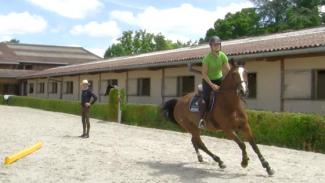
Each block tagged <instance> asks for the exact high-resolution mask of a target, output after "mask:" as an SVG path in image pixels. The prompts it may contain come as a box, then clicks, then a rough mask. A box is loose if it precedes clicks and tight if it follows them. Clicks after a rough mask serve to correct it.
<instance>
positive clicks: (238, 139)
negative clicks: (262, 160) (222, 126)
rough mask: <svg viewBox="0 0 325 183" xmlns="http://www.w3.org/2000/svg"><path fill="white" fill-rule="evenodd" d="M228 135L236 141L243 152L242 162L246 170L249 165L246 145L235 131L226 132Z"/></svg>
mask: <svg viewBox="0 0 325 183" xmlns="http://www.w3.org/2000/svg"><path fill="white" fill-rule="evenodd" d="M226 134H227V135H228V137H229V138H230V139H232V140H234V141H235V142H236V143H237V144H238V146H239V147H240V149H241V151H242V161H241V166H242V167H243V168H246V167H247V165H248V160H249V158H248V156H247V152H246V145H245V143H244V142H243V141H241V140H240V138H239V137H238V135H237V134H236V133H235V132H234V131H226Z"/></svg>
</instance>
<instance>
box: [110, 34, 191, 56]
mask: <svg viewBox="0 0 325 183" xmlns="http://www.w3.org/2000/svg"><path fill="white" fill-rule="evenodd" d="M118 41H119V42H118V43H115V44H113V45H112V46H110V47H109V48H107V50H106V52H105V55H104V58H111V57H116V56H125V55H134V54H141V53H147V52H152V51H159V50H168V49H175V48H180V47H184V46H186V44H184V43H182V42H180V41H177V42H176V43H173V42H172V41H170V40H167V39H166V38H165V36H164V35H162V34H161V33H159V34H157V35H155V34H152V33H147V32H146V31H145V30H138V31H135V32H133V31H125V32H123V34H122V36H121V37H120V38H119V39H118Z"/></svg>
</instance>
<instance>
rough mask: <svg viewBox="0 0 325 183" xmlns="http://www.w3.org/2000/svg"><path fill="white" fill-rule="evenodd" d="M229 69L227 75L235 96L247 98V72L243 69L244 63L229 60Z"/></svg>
mask: <svg viewBox="0 0 325 183" xmlns="http://www.w3.org/2000/svg"><path fill="white" fill-rule="evenodd" d="M230 65H231V69H230V71H229V73H228V75H229V76H228V77H229V79H231V80H232V83H233V86H234V87H235V89H236V91H237V94H238V95H241V96H245V97H247V96H248V82H247V72H246V69H245V63H244V62H235V61H234V60H233V59H231V60H230Z"/></svg>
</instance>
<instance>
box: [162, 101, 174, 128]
mask: <svg viewBox="0 0 325 183" xmlns="http://www.w3.org/2000/svg"><path fill="white" fill-rule="evenodd" d="M176 103H177V99H171V100H168V101H167V102H165V103H164V106H163V108H162V110H163V114H164V117H165V118H167V119H169V120H171V121H172V122H174V123H176V124H177V122H176V120H175V116H174V109H175V105H176Z"/></svg>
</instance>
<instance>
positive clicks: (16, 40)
mask: <svg viewBox="0 0 325 183" xmlns="http://www.w3.org/2000/svg"><path fill="white" fill-rule="evenodd" d="M19 42H20V41H19V40H18V39H11V40H10V41H9V43H17V44H18V43H19Z"/></svg>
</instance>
